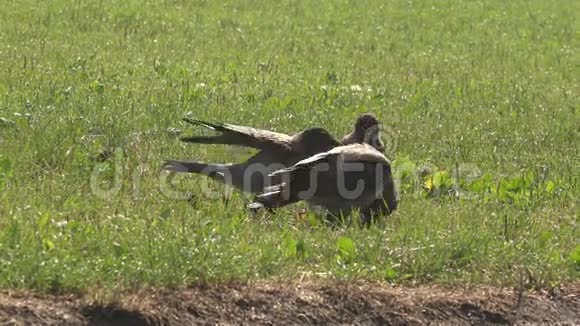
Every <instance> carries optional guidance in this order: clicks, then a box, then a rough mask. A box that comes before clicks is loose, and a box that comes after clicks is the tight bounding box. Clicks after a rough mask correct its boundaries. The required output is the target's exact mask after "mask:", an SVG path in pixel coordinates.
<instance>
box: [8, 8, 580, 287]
mask: <svg viewBox="0 0 580 326" xmlns="http://www.w3.org/2000/svg"><path fill="white" fill-rule="evenodd" d="M579 9H580V8H578V4H577V3H575V2H572V1H565V0H560V1H551V2H548V1H523V0H514V1H509V2H504V1H498V0H494V1H386V2H382V1H362V2H361V1H335V2H332V3H331V2H308V1H282V2H281V3H278V4H271V3H270V2H268V1H258V2H255V1H252V2H250V1H239V2H234V1H228V3H222V2H210V1H185V0H165V1H162V0H158V1H148V2H142V1H135V0H129V1H111V0H101V1H78V0H75V1H64V0H56V1H32V0H21V1H5V3H3V5H2V10H0V287H2V288H25V289H29V288H32V289H40V290H49V289H68V290H82V289H90V288H95V287H100V288H107V289H115V288H128V287H129V288H132V287H141V286H178V285H187V284H192V283H195V282H200V281H201V282H204V281H210V282H214V281H227V280H255V279H283V280H298V279H304V278H306V279H314V280H316V279H346V280H350V279H365V280H388V281H391V282H395V283H403V284H408V283H425V282H437V283H460V284H464V283H483V284H493V285H500V284H501V285H505V284H507V285H522V283H525V284H523V285H526V286H530V287H545V286H547V287H549V286H555V285H557V284H561V283H566V282H570V281H578V280H579V277H580V231H579V230H578V224H579V221H580V214H579V200H578V198H580V174H579V171H580V129H579V128H580V111H579V103H580V96H579V95H580V94H579V84H578V76H580V74H579V70H578V61H577V59H578V56H577V55H578V54H577V50H578V49H577V48H576V51H575V49H574V41H575V40H577V36H578V32H577V30H576V26H577V25H576V18H577V14H574V13H575V12H576V13H577V12H578V11H579ZM576 45H577V43H576ZM575 52H576V53H575ZM575 59H576V60H575ZM362 112H374V113H376V114H377V116H378V117H379V118H380V119H381V121H382V122H383V129H384V138H385V141H386V143H387V145H388V154H389V157H390V158H392V159H394V166H395V171H396V173H397V176H398V178H399V179H400V190H401V203H400V207H399V210H398V211H397V212H396V213H395V214H393V215H391V216H389V217H386V218H383V219H381V220H380V221H379V222H378V223H376V224H375V225H373V226H372V227H371V228H369V229H362V228H360V227H358V226H356V225H350V226H349V225H345V226H342V227H338V228H336V227H334V228H333V227H328V226H325V225H323V224H322V223H321V222H320V220H317V219H316V218H315V217H314V216H311V215H308V216H307V217H306V218H305V219H299V218H297V217H296V212H297V210H298V209H299V208H301V207H303V206H298V207H296V206H294V207H289V208H287V209H283V210H280V211H279V212H278V213H277V214H276V215H273V216H269V217H268V216H259V217H251V216H249V215H248V213H247V211H246V209H245V205H246V204H247V203H248V200H249V199H250V197H249V196H247V195H244V194H240V193H237V192H233V193H232V194H231V196H225V195H220V193H223V192H224V189H225V188H224V187H223V186H221V185H219V184H217V183H214V182H211V181H207V180H206V179H205V178H203V177H198V176H183V177H181V176H180V177H177V178H175V179H174V183H175V187H176V189H177V190H179V191H180V193H183V192H185V191H190V192H191V195H190V196H189V200H184V199H178V198H175V196H168V193H170V191H169V190H168V187H169V186H168V184H167V182H162V181H160V175H161V174H160V166H161V164H162V162H163V160H164V159H167V158H192V159H197V160H203V161H216V162H222V161H241V160H243V159H244V158H245V157H247V156H248V154H249V153H248V152H247V151H245V150H243V149H238V148H231V147H225V146H195V145H186V144H182V143H180V142H179V141H178V140H177V137H176V135H177V134H178V133H179V132H180V131H181V132H183V133H185V134H193V133H195V132H198V131H197V130H195V129H193V128H190V127H189V126H188V125H186V124H184V123H182V122H181V121H180V119H181V118H182V117H183V116H185V115H186V114H191V115H192V116H195V117H197V118H200V119H206V120H210V121H226V122H231V123H237V124H246V125H252V126H256V127H262V128H267V129H274V130H277V131H282V132H288V133H292V132H296V131H299V130H302V129H304V128H307V127H312V126H323V127H325V128H327V129H329V130H330V131H331V132H332V133H334V134H336V135H343V134H345V133H346V132H347V131H348V130H349V129H350V128H352V124H353V122H354V119H355V118H356V116H357V115H358V114H360V113H362ZM422 166H430V167H432V169H433V174H432V175H427V176H426V177H425V179H423V178H421V179H420V180H419V178H418V177H416V173H415V172H416V170H417V169H418V168H420V167H422ZM456 167H459V173H457V169H456ZM457 181H459V183H458V185H459V186H460V189H459V198H457V197H456V196H449V195H446V193H447V190H449V189H456V190H457V185H455V186H453V185H452V184H453V183H456V184H457ZM424 182H425V183H426V184H423V183H424ZM116 185H117V186H119V187H117V188H115V187H116ZM425 187H427V188H428V189H429V188H430V191H428V190H425V189H424V188H425ZM203 189H206V190H207V189H209V190H211V192H212V193H213V194H214V195H215V194H217V195H216V196H213V197H212V198H207V197H206V196H204V193H207V191H202V190H203ZM107 190H111V191H107Z"/></svg>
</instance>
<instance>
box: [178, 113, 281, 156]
mask: <svg viewBox="0 0 580 326" xmlns="http://www.w3.org/2000/svg"><path fill="white" fill-rule="evenodd" d="M183 120H184V121H186V122H188V123H190V124H193V125H198V126H203V127H206V128H208V129H212V130H215V131H216V132H219V133H220V134H219V135H216V136H192V137H183V138H181V140H182V141H184V142H188V143H201V144H225V145H238V146H248V147H253V148H256V149H261V150H264V149H268V150H278V151H287V150H290V141H291V139H292V137H291V136H289V135H286V134H282V133H278V132H273V131H269V130H263V129H256V128H251V127H245V126H237V125H232V124H227V123H212V122H207V121H201V120H196V119H189V118H184V119H183Z"/></svg>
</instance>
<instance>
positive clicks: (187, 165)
mask: <svg viewBox="0 0 580 326" xmlns="http://www.w3.org/2000/svg"><path fill="white" fill-rule="evenodd" d="M184 121H186V122H188V123H191V124H193V125H199V126H203V127H206V128H209V129H212V130H214V131H216V132H218V133H219V134H218V135H215V136H193V137H183V138H181V140H182V141H184V142H188V143H199V144H226V145H237V146H245V147H252V148H255V149H258V150H259V152H258V153H256V154H255V155H254V156H252V157H250V158H249V159H248V160H247V161H245V162H243V163H228V164H219V163H200V162H196V161H178V160H167V161H166V162H165V165H164V169H165V170H169V171H174V172H185V173H199V174H204V175H207V176H209V177H210V178H213V179H215V180H218V181H220V182H223V183H226V184H230V185H232V186H234V187H236V188H238V189H240V190H242V191H246V192H251V193H259V192H262V191H263V190H264V188H265V187H267V186H270V185H272V184H277V183H278V181H277V180H276V178H274V179H273V178H272V177H269V174H271V173H272V172H274V171H276V170H279V169H282V168H285V167H288V166H292V165H293V164H295V163H296V162H298V161H300V160H303V159H305V158H307V157H310V156H312V155H315V154H318V153H321V152H326V151H328V150H330V149H332V148H334V147H337V146H340V145H341V143H339V142H338V141H337V140H336V139H335V138H334V137H333V136H332V135H331V134H330V133H329V132H328V131H327V130H326V129H323V128H310V129H306V130H304V131H302V132H300V133H297V134H295V135H293V136H290V135H286V134H282V133H277V132H273V131H268V130H262V129H255V128H251V127H245V126H237V125H232V124H227V123H211V122H205V121H201V120H195V119H187V118H186V119H184ZM378 126H379V122H378V120H377V119H376V118H375V117H374V116H373V115H371V114H363V115H361V116H360V117H359V118H358V119H357V122H356V124H355V129H354V130H353V132H352V133H351V134H349V135H347V136H345V137H344V138H343V142H344V141H347V142H350V143H352V142H363V141H364V140H365V139H367V140H369V141H371V140H372V141H374V140H375V139H376V135H377V132H373V133H372V135H373V136H372V137H366V138H365V135H366V134H367V130H368V129H370V128H376V129H377V130H378ZM375 143H377V144H379V145H380V147H379V149H380V150H382V149H383V148H382V142H381V141H380V137H379V139H378V142H375Z"/></svg>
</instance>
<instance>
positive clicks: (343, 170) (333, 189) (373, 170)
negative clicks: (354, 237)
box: [249, 144, 397, 224]
mask: <svg viewBox="0 0 580 326" xmlns="http://www.w3.org/2000/svg"><path fill="white" fill-rule="evenodd" d="M270 176H272V177H277V178H279V179H280V180H282V181H281V182H280V183H279V184H277V185H273V186H271V187H267V188H266V189H264V191H263V192H262V193H261V194H258V195H257V196H256V198H255V199H254V202H253V203H252V204H250V205H249V208H250V209H252V210H256V209H261V208H267V209H275V208H279V207H283V206H286V205H289V204H292V203H295V202H298V201H306V202H307V203H308V204H309V205H310V206H314V207H322V208H324V209H326V210H328V212H329V214H330V215H332V216H334V217H339V216H341V215H344V216H346V215H349V214H350V212H351V211H352V210H353V209H359V210H360V213H361V222H362V223H363V224H368V223H369V222H370V221H371V219H372V218H373V217H374V216H376V215H377V214H389V213H391V212H392V211H394V210H395V209H396V208H397V195H396V192H395V186H394V183H393V177H392V173H391V164H390V162H389V160H388V159H387V158H386V157H385V156H384V155H383V154H382V153H381V152H379V151H377V150H376V149H375V148H373V147H372V146H370V145H368V144H352V145H345V146H339V147H335V148H333V149H331V150H329V151H327V152H324V153H319V154H316V155H314V156H311V157H309V158H306V159H304V160H302V161H300V162H298V163H296V164H294V165H293V166H290V167H288V168H284V169H280V170H278V171H274V172H273V173H271V175H270Z"/></svg>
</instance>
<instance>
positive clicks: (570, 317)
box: [0, 282, 580, 325]
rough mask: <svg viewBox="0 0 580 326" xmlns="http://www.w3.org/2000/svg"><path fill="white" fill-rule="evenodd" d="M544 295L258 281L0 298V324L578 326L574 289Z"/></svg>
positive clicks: (579, 303) (579, 308) (579, 302)
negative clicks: (110, 297)
mask: <svg viewBox="0 0 580 326" xmlns="http://www.w3.org/2000/svg"><path fill="white" fill-rule="evenodd" d="M550 292H551V293H548V292H537V291H536V292H530V291H526V292H521V291H516V290H513V289H499V288H493V287H482V286H471V287H462V288H459V287H455V288H446V287H441V286H418V287H403V286H391V285H388V284H376V283H365V284H356V285H353V284H346V283H312V282H310V283H303V284H291V283H275V282H258V283H248V284H227V285H224V284H221V285H205V286H197V287H190V288H181V289H147V290H141V291H137V292H133V293H127V294H125V295H122V296H119V298H118V299H116V300H115V302H114V303H111V302H109V303H99V302H98V301H102V300H94V299H89V298H88V297H89V296H88V295H85V296H80V295H72V294H71V295H47V294H36V293H24V292H8V291H3V292H0V324H1V325H5V324H8V325H193V324H236V325H237V324H253V325H260V324H262V325H273V324H275V325H281V324H380V325H422V324H426V323H434V324H454V325H472V324H478V325H480V324H499V325H513V324H516V325H524V324H525V325H529V324H534V325H535V324H546V325H548V324H549V325H580V284H574V285H570V286H568V287H566V288H562V289H559V290H556V291H550ZM93 297H94V296H93Z"/></svg>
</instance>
